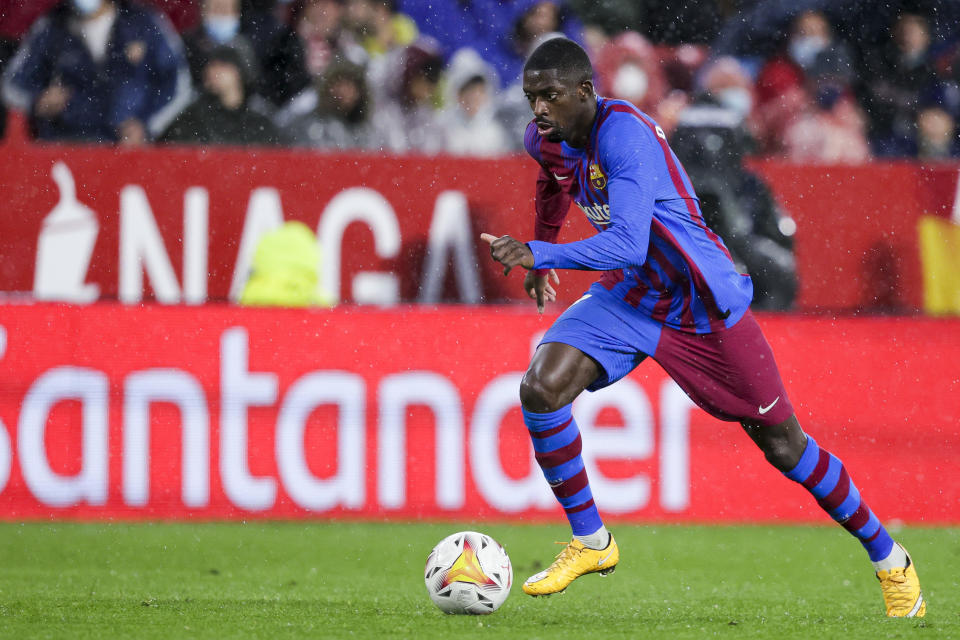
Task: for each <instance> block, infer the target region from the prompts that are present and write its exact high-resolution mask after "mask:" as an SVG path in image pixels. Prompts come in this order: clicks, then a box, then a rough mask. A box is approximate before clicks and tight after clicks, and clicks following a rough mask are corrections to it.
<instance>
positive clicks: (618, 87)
mask: <svg viewBox="0 0 960 640" xmlns="http://www.w3.org/2000/svg"><path fill="white" fill-rule="evenodd" d="M649 85H650V81H649V80H648V79H647V72H646V71H644V70H643V69H641V68H640V67H638V66H637V65H635V64H631V63H629V62H628V63H626V64H623V65H620V68H619V69H617V74H616V76H614V78H613V93H614V94H615V95H617V96H620V97H624V98H627V99H629V100H640V99H642V98H643V96H645V95H647V88H648V87H649Z"/></svg>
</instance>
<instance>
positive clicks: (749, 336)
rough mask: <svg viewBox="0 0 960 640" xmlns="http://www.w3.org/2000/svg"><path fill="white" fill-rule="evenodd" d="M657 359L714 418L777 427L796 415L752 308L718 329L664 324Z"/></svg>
mask: <svg viewBox="0 0 960 640" xmlns="http://www.w3.org/2000/svg"><path fill="white" fill-rule="evenodd" d="M653 359H654V360H656V361H657V362H658V363H660V366H661V367H663V368H664V370H665V371H666V372H667V373H669V374H670V377H671V378H673V379H674V380H675V381H676V383H677V384H678V385H680V388H682V389H683V390H684V391H685V392H686V393H687V395H688V396H690V398H691V399H692V400H693V401H694V402H696V403H697V404H698V405H700V407H701V408H702V409H703V410H704V411H706V412H707V413H709V414H710V415H712V416H714V417H715V418H718V419H720V420H728V421H733V422H742V421H743V422H749V423H753V424H760V425H775V424H779V423H781V422H783V421H784V420H786V419H787V418H789V417H790V416H792V415H793V406H792V405H791V404H790V399H789V398H788V397H787V392H786V390H785V389H784V388H783V381H781V380H780V372H779V371H777V363H776V362H775V361H774V359H773V352H772V351H771V350H770V345H769V344H768V343H767V340H766V338H764V337H763V333H762V332H761V331H760V327H759V326H758V325H757V321H756V320H755V319H754V318H753V314H752V313H750V311H749V310H748V311H747V312H746V313H745V314H744V315H743V317H742V318H741V319H740V321H739V322H737V324H735V325H733V326H732V327H730V328H729V329H724V330H723V331H717V332H715V333H701V334H695V333H684V332H682V331H677V330H675V329H671V328H669V327H664V328H663V331H662V332H661V334H660V341H659V342H658V343H657V349H656V353H654V355H653Z"/></svg>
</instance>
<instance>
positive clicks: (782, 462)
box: [741, 416, 927, 617]
mask: <svg viewBox="0 0 960 640" xmlns="http://www.w3.org/2000/svg"><path fill="white" fill-rule="evenodd" d="M741 424H742V425H743V428H744V429H745V430H746V432H747V434H748V435H749V436H750V437H751V438H752V439H753V441H754V442H755V443H757V446H759V447H760V449H761V450H762V451H763V453H764V455H765V456H766V458H767V460H768V461H769V462H770V463H771V464H772V465H773V466H774V467H776V468H777V469H779V470H780V471H781V472H782V473H783V474H784V475H785V476H787V477H788V478H789V479H791V480H793V481H794V482H797V483H799V484H800V485H802V486H803V487H804V488H805V489H806V490H807V491H809V492H810V493H811V494H812V495H813V497H814V498H815V499H816V500H817V504H819V505H820V508H822V509H823V510H824V511H826V512H827V513H828V514H829V515H830V517H831V518H833V519H834V520H835V521H836V522H837V523H839V524H840V526H842V527H843V528H844V529H846V530H847V531H849V532H850V533H851V534H852V535H853V536H854V537H856V538H857V539H858V540H859V541H860V544H862V545H863V547H864V549H866V551H867V554H868V555H869V557H870V560H871V562H872V563H873V567H874V571H876V573H877V578H878V579H879V580H880V586H881V589H882V591H883V598H884V602H885V603H886V608H887V615H888V616H891V617H914V616H916V617H923V616H924V615H925V614H926V611H927V605H926V602H924V599H923V593H922V592H921V590H920V580H919V578H918V577H917V572H916V568H915V567H914V566H913V562H912V561H911V559H910V556H909V555H908V554H907V552H906V550H905V549H904V548H903V547H902V546H900V544H898V543H896V542H894V540H893V538H891V537H890V534H889V533H887V530H886V529H885V528H884V526H883V525H882V524H881V523H880V520H879V519H878V518H877V516H876V515H874V513H873V511H871V510H870V507H869V506H867V503H866V501H865V500H864V499H863V498H862V497H861V495H860V491H859V490H858V489H857V486H856V485H855V484H854V483H853V480H852V479H851V478H850V475H849V474H848V473H847V469H846V467H845V466H844V464H843V462H841V461H840V459H839V458H837V457H836V456H835V455H833V454H832V453H830V452H829V451H827V450H826V449H823V448H821V447H820V446H819V445H818V444H817V442H816V440H814V439H813V438H812V437H810V436H809V435H805V434H804V433H803V430H802V429H801V428H800V424H799V423H798V422H797V418H796V416H790V418H788V419H787V420H784V421H783V422H780V423H778V424H774V425H769V424H768V425H764V424H758V423H756V422H753V421H744V422H742V423H741Z"/></svg>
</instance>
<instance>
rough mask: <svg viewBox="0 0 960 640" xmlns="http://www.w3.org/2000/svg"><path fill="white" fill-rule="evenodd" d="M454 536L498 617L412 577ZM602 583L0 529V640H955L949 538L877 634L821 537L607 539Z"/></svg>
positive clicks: (755, 534)
mask: <svg viewBox="0 0 960 640" xmlns="http://www.w3.org/2000/svg"><path fill="white" fill-rule="evenodd" d="M463 529H474V530H480V531H484V532H486V533H488V534H490V535H492V536H494V537H495V538H496V539H497V540H499V541H500V542H501V543H502V544H503V545H504V546H505V547H506V549H507V551H508V553H509V554H510V557H511V559H512V561H513V566H514V588H513V591H512V593H511V595H510V597H509V599H508V600H507V602H506V603H505V604H504V605H503V607H501V609H500V610H499V611H497V612H496V613H494V614H493V615H489V616H483V617H473V616H448V615H444V614H442V613H440V611H439V610H438V609H436V608H435V607H434V606H433V604H432V603H431V602H430V600H429V599H428V598H427V595H426V591H425V589H424V584H423V563H424V560H425V559H426V556H427V554H428V553H429V551H430V549H431V548H432V547H433V545H434V544H435V543H436V542H438V541H439V540H440V539H441V538H443V537H444V536H446V535H448V534H450V533H453V532H454V531H459V530H463ZM614 532H615V533H616V536H617V540H618V542H619V544H620V549H621V554H622V558H621V562H620V565H619V567H618V570H617V572H616V573H615V574H613V575H612V576H610V577H607V578H601V577H599V576H596V575H590V576H586V577H584V578H581V579H580V580H578V581H576V582H575V583H574V584H573V585H571V587H570V588H569V589H567V591H566V593H564V594H561V595H557V596H552V597H550V598H539V599H533V598H530V597H528V596H526V595H524V594H523V593H522V592H521V591H520V589H519V583H520V582H522V581H523V579H525V578H526V577H527V576H528V575H530V574H531V573H534V572H535V571H538V570H540V569H542V568H543V566H544V565H545V564H546V563H548V562H549V561H550V560H552V557H553V554H554V553H556V552H557V551H559V549H560V547H559V546H557V547H554V545H553V544H552V542H553V541H554V540H561V539H563V537H565V536H566V535H567V529H566V526H565V525H559V524H558V525H551V526H526V525H523V526H516V525H503V524H487V523H459V524H450V523H445V524H383V523H363V524H358V523H308V524H301V523H246V524H108V525H104V524H64V523H56V524H41V523H29V524H14V523H6V524H0V636H2V637H10V638H118V637H119V638H165V639H167V638H416V639H420V638H427V639H429V638H496V639H498V640H500V639H502V638H524V639H536V638H543V639H545V640H546V639H551V640H555V639H557V638H562V639H570V640H576V639H581V638H703V637H708V636H709V637H719V638H737V639H740V638H778V639H779V638H803V639H807V638H838V637H844V638H871V639H875V638H960V590H958V577H957V576H958V569H960V529H956V528H952V529H926V528H924V529H919V528H918V529H907V530H904V531H901V532H899V533H898V534H897V537H898V539H900V540H901V541H903V543H904V544H905V545H906V546H907V548H909V549H910V551H911V553H912V554H913V556H914V558H915V560H916V562H917V567H918V570H919V573H920V578H921V580H922V582H923V587H924V594H925V596H926V597H927V600H928V603H929V605H928V613H927V617H926V618H924V619H922V620H916V619H914V620H889V619H887V618H885V617H884V616H883V608H882V599H881V596H880V588H879V586H878V584H877V581H876V579H875V578H874V577H873V575H872V573H871V569H870V565H869V564H868V563H867V560H866V555H865V554H864V553H863V551H862V549H861V548H860V545H859V544H857V543H856V541H854V540H853V539H852V538H850V537H849V536H848V535H847V534H846V533H845V532H843V531H842V530H841V529H839V528H837V527H758V526H748V527H733V526H717V527H680V526H643V527H640V526H624V525H619V526H616V527H614Z"/></svg>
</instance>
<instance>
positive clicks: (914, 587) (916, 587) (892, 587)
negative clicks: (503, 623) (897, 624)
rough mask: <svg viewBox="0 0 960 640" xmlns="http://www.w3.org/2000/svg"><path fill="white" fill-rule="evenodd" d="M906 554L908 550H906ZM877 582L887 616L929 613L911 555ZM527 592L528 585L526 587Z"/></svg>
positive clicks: (884, 572)
mask: <svg viewBox="0 0 960 640" xmlns="http://www.w3.org/2000/svg"><path fill="white" fill-rule="evenodd" d="M904 552H906V549H904ZM877 580H879V581H880V589H882V590H883V601H884V603H885V604H886V605H887V615H888V616H889V617H891V618H922V617H923V616H924V615H926V613H927V603H926V602H924V600H923V593H921V591H920V578H918V577H917V570H916V569H915V568H914V567H913V561H912V560H911V559H910V554H909V553H908V554H907V566H906V567H895V568H893V569H891V570H890V571H878V572H877ZM524 590H526V585H524Z"/></svg>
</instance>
